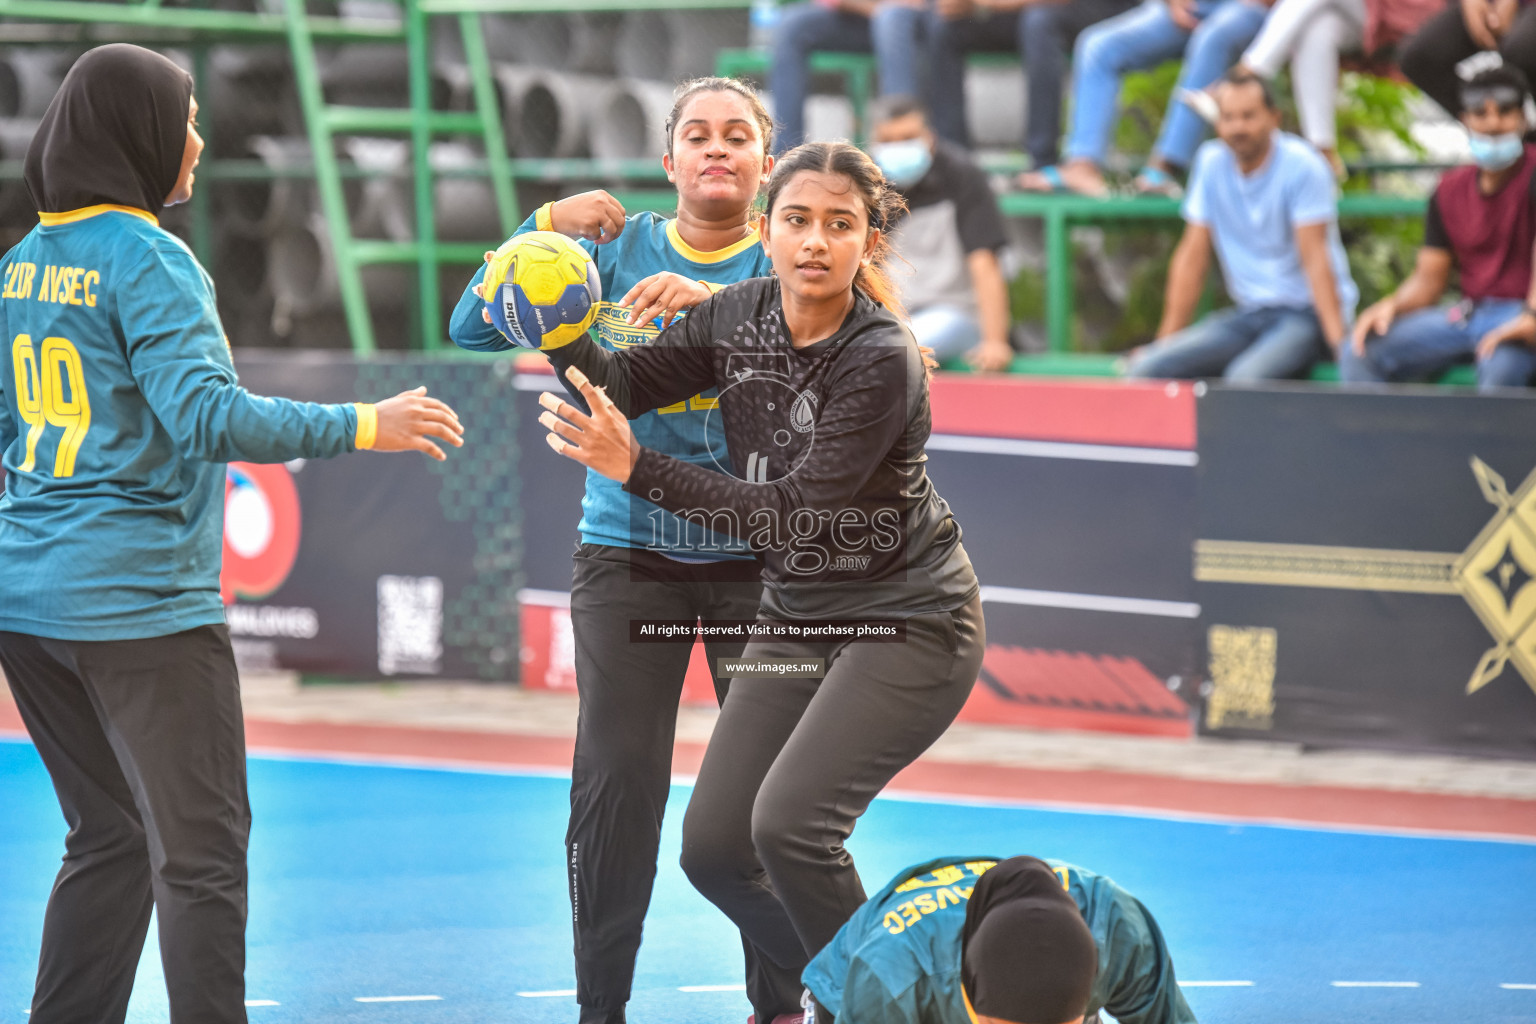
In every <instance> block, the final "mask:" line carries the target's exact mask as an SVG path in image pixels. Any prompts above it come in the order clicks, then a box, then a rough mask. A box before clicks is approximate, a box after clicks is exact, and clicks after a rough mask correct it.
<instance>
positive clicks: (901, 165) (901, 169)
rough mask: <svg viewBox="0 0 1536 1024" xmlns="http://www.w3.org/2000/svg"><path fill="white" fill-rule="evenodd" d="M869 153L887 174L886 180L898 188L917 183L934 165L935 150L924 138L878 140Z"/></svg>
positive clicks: (908, 186)
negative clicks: (900, 140)
mask: <svg viewBox="0 0 1536 1024" xmlns="http://www.w3.org/2000/svg"><path fill="white" fill-rule="evenodd" d="M869 155H870V157H871V158H872V159H873V160H874V161H875V163H876V165H878V166H879V168H880V170H881V172H882V173H884V174H885V177H886V180H887V181H889V182H890V183H891V184H892V185H895V186H896V187H897V188H910V187H912V186H913V185H916V184H917V183H918V182H920V181H922V180H923V175H925V174H927V173H928V168H930V167H932V166H933V151H932V150H931V149H929V148H928V143H927V142H925V141H924V140H922V139H906V140H905V141H902V142H877V143H875V144H874V145H872V146H870V147H869Z"/></svg>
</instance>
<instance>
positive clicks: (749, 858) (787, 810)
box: [540, 143, 986, 1022]
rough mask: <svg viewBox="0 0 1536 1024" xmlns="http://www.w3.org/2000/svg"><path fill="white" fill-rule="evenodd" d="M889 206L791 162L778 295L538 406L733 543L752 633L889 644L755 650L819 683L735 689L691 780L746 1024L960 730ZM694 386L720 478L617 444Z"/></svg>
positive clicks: (969, 585) (971, 638) (699, 872)
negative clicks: (911, 779)
mask: <svg viewBox="0 0 1536 1024" xmlns="http://www.w3.org/2000/svg"><path fill="white" fill-rule="evenodd" d="M898 202H899V200H898V199H896V197H895V196H894V195H892V194H891V193H890V190H889V188H888V186H887V185H886V184H885V182H884V180H883V178H882V176H881V174H880V171H879V169H878V168H876V167H875V165H874V164H873V163H872V162H871V161H870V160H869V158H868V157H866V156H865V155H864V154H863V153H862V152H860V151H859V150H857V149H855V148H854V147H852V146H850V145H847V144H846V143H818V144H812V145H807V146H802V147H800V148H799V149H796V150H793V151H792V152H790V153H789V154H787V155H786V156H784V157H783V158H781V160H780V161H779V164H778V166H777V167H776V168H775V171H774V175H773V178H772V179H771V180H770V182H769V185H768V190H767V213H766V214H765V215H764V217H763V220H762V221H761V225H760V228H759V230H760V231H761V233H762V237H763V244H764V245H765V246H766V248H767V250H768V253H769V256H770V258H771V259H772V260H773V265H774V272H775V275H776V276H775V277H773V278H758V279H755V280H751V281H744V282H742V283H740V284H735V285H729V286H727V287H726V288H724V289H722V290H721V291H720V292H719V293H718V294H716V295H715V296H713V297H712V298H710V299H709V300H707V301H705V302H704V303H702V304H700V305H699V306H698V307H697V308H696V309H694V311H693V312H692V314H691V315H690V316H688V317H687V318H686V319H685V320H683V321H682V322H681V323H680V324H678V325H677V326H674V327H672V328H671V329H669V330H667V331H665V332H663V333H662V334H661V336H660V337H659V338H657V339H656V341H655V343H653V344H652V345H649V346H644V347H635V348H631V349H627V350H624V351H620V352H607V351H605V350H603V349H601V348H599V347H598V346H596V345H595V344H593V343H592V342H591V341H590V340H587V339H585V338H580V339H577V340H576V341H574V342H572V343H571V344H570V345H568V346H566V347H565V348H563V349H559V350H557V351H556V352H555V353H553V358H554V359H555V361H556V363H557V365H561V364H563V365H564V366H565V367H566V369H565V374H566V376H567V378H568V379H569V380H571V381H572V383H573V384H575V385H576V387H577V388H579V390H580V393H581V395H582V396H583V397H584V399H585V400H586V403H587V404H588V406H589V407H590V408H591V409H592V415H590V416H588V415H585V414H583V413H582V412H581V411H580V410H579V409H576V408H574V407H573V406H572V405H571V404H570V403H568V402H566V401H564V400H562V399H561V398H559V397H558V396H555V395H552V394H545V395H543V396H541V398H540V402H541V403H542V404H543V405H544V407H545V409H546V410H549V411H548V412H546V413H544V414H543V415H542V416H541V421H542V422H543V423H544V424H545V425H546V426H547V427H549V428H550V430H551V431H552V433H551V434H550V435H549V442H550V445H551V446H552V447H553V448H554V449H555V450H556V451H559V452H561V453H562V454H565V455H568V456H570V457H571V458H573V459H575V460H576V461H578V462H580V463H582V464H583V465H585V466H588V467H589V468H591V469H594V470H595V471H597V472H598V473H601V474H603V475H604V476H608V477H610V478H611V479H615V480H618V481H620V482H622V483H623V484H624V487H625V489H626V490H627V491H629V492H630V493H631V494H637V495H640V496H643V497H644V498H646V499H647V500H650V501H653V502H655V503H656V504H658V505H660V506H662V507H663V508H665V509H668V510H670V511H674V512H676V513H678V514H679V515H683V516H687V517H691V518H699V519H702V520H704V521H707V522H709V523H710V524H711V528H712V529H714V530H715V531H716V532H725V533H734V534H735V535H736V536H741V537H746V538H747V539H748V540H749V541H750V542H751V543H752V545H753V547H754V549H756V550H757V551H758V552H759V554H760V555H761V556H762V558H763V564H764V570H763V572H764V580H765V583H766V587H765V590H764V595H763V608H762V612H761V614H760V619H761V620H762V621H763V622H765V623H773V622H777V623H785V624H793V625H795V626H796V627H797V628H800V629H805V628H806V627H810V626H813V625H814V624H815V623H816V622H825V621H827V620H860V621H866V622H867V621H870V620H885V621H891V620H898V622H899V624H900V626H901V627H902V628H903V629H904V633H905V636H904V639H903V640H902V641H901V642H897V643H854V642H849V640H848V638H847V637H845V636H842V635H830V636H829V635H828V634H825V633H823V634H821V635H820V636H819V637H818V638H814V639H806V638H802V639H767V640H758V639H754V640H753V641H752V642H751V643H749V644H748V646H747V649H746V652H745V654H744V656H743V657H744V658H746V659H749V660H759V661H761V660H763V659H768V660H773V659H785V660H789V659H794V660H801V661H805V660H816V659H820V661H821V663H822V665H823V671H822V672H808V673H788V674H786V675H784V676H780V677H775V678H757V677H753V676H750V675H741V676H737V677H736V678H734V679H732V681H731V684H730V690H729V694H728V696H727V698H726V701H725V704H724V707H723V708H722V710H721V714H720V721H719V723H718V724H717V725H716V727H715V733H714V737H713V739H712V740H711V742H710V746H709V750H708V752H707V753H706V754H705V757H704V763H703V765H702V766H701V768H700V769H699V779H698V783H697V785H696V786H695V788H694V793H693V799H692V800H691V802H690V803H689V807H688V814H687V818H686V819H685V821H684V824H683V868H684V870H685V871H686V872H687V873H688V876H689V878H690V879H691V880H692V881H693V883H694V885H695V886H696V887H697V888H698V889H699V890H700V891H701V892H702V893H704V895H705V896H707V897H708V898H709V899H710V900H711V901H712V902H713V903H714V904H715V905H716V906H718V907H720V909H721V910H723V911H724V912H725V913H726V915H727V916H729V917H730V918H731V920H732V921H734V922H735V923H736V924H737V926H738V927H740V928H741V930H742V932H743V933H744V934H745V935H747V936H748V937H749V938H750V939H751V940H752V942H753V944H754V945H755V946H756V947H757V948H759V949H760V950H762V951H763V952H764V953H765V954H766V955H767V957H768V958H769V960H770V961H771V962H770V963H765V964H762V965H761V966H762V968H763V970H764V971H765V972H766V973H767V974H769V975H771V977H770V978H769V979H767V982H766V983H765V982H764V979H762V978H758V979H748V981H749V995H750V997H751V999H752V1002H753V1009H754V1011H755V1013H756V1015H757V1019H758V1020H760V1021H764V1022H767V1021H772V1020H773V1019H774V1017H775V1016H777V1015H785V1014H794V1013H795V1012H796V1011H797V1010H798V1009H799V1006H800V997H801V986H800V981H799V978H800V972H801V971H802V970H803V969H804V967H805V965H806V964H807V963H808V962H809V960H810V957H811V956H812V955H814V954H815V953H816V952H817V951H819V950H820V949H821V948H822V947H823V946H824V945H826V944H827V943H828V942H829V941H831V939H832V937H833V936H834V935H836V933H837V931H838V929H839V928H840V927H842V925H843V924H844V923H845V922H846V921H847V920H848V918H849V917H850V916H851V915H852V914H853V912H854V911H855V910H856V909H858V907H859V906H860V905H861V904H862V903H863V901H864V899H865V893H864V888H863V885H862V884H861V883H860V881H859V876H858V872H857V871H856V870H855V869H854V866H853V862H852V859H851V858H850V857H849V855H848V852H847V850H846V849H845V848H844V845H843V844H844V841H845V840H846V839H847V837H848V836H849V835H850V834H851V833H852V831H853V828H854V824H855V823H856V822H857V820H858V818H859V817H860V815H862V814H863V813H864V811H865V809H866V808H867V807H868V806H869V802H870V801H871V800H872V799H874V797H875V795H876V794H878V793H879V792H880V790H881V789H882V788H884V786H885V784H886V783H887V782H889V781H890V779H891V777H892V776H894V775H895V774H896V773H897V772H898V771H900V770H901V769H902V768H903V767H905V766H906V765H908V764H910V763H911V762H912V761H913V760H915V759H916V758H917V757H918V755H920V754H921V753H922V752H923V751H924V750H926V749H927V748H928V746H929V745H930V744H931V743H932V742H933V741H934V740H935V739H937V738H938V737H939V735H940V734H942V733H943V731H944V730H945V729H946V728H947V727H948V725H949V723H950V722H951V721H953V719H954V717H955V715H956V714H958V713H959V711H960V708H961V706H962V705H963V704H964V703H965V700H966V697H967V696H968V695H969V693H970V690H971V686H972V685H973V684H974V682H975V680H976V675H977V672H978V671H979V670H980V666H981V657H982V651H983V650H984V648H985V645H986V632H985V630H986V627H985V624H984V622H983V620H982V614H981V600H980V595H979V588H978V585H977V582H976V576H975V573H974V571H973V570H972V568H971V564H970V560H969V559H968V558H967V557H966V554H965V550H964V548H963V547H961V544H960V528H959V526H958V525H957V524H956V523H955V520H954V517H953V516H952V515H951V514H950V511H949V506H948V505H947V504H946V503H945V501H944V499H943V498H941V497H939V495H938V494H937V492H935V490H934V488H933V484H932V483H931V482H930V481H929V479H928V476H927V473H926V472H925V470H924V464H925V462H926V456H925V455H924V453H923V445H924V443H925V442H926V440H927V438H928V434H929V430H930V427H931V418H930V415H929V407H928V378H927V372H926V369H925V367H924V364H923V359H922V356H921V355H920V353H919V351H918V347H917V343H916V341H915V340H914V339H913V337H912V334H911V332H910V331H909V330H908V329H907V328H906V327H905V326H904V325H903V324H902V322H901V321H900V320H899V319H898V318H897V316H896V315H895V314H894V313H892V312H891V310H890V309H889V308H887V307H888V306H889V305H891V304H892V302H893V300H892V299H891V289H890V284H889V281H888V280H886V278H885V276H884V274H883V272H882V270H881V262H882V256H883V254H884V248H883V237H882V234H881V231H880V228H879V225H881V224H884V223H886V222H887V218H888V217H889V215H890V213H891V207H892V206H893V205H895V204H896V203H898ZM710 387H718V388H719V389H720V398H719V403H720V404H719V412H720V422H721V424H722V429H723V430H724V432H725V437H726V442H727V446H728V448H729V451H730V465H729V466H722V467H718V470H724V472H721V471H718V470H717V468H711V467H706V466H699V465H693V464H689V463H686V462H682V461H680V460H678V459H674V458H672V457H670V456H667V455H662V454H660V453H658V452H655V451H652V450H650V449H647V448H642V447H640V446H639V445H637V444H635V442H634V440H633V437H632V435H631V433H630V430H629V424H628V422H627V420H626V418H625V417H626V416H632V415H636V414H638V413H640V412H641V411H643V410H646V409H652V408H657V407H659V406H663V405H666V404H668V403H670V402H675V401H677V400H678V399H679V398H680V397H687V396H689V395H693V394H697V393H698V392H700V391H702V390H705V389H707V388H710ZM802 635H803V634H802ZM817 676H820V677H819V678H817Z"/></svg>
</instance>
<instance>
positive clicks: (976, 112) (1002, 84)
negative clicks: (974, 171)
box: [965, 67, 1024, 149]
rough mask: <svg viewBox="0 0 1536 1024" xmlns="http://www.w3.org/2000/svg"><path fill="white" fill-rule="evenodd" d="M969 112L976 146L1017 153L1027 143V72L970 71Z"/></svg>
mask: <svg viewBox="0 0 1536 1024" xmlns="http://www.w3.org/2000/svg"><path fill="white" fill-rule="evenodd" d="M965 108H966V117H965V120H966V127H967V128H968V129H969V130H970V134H971V144H972V145H973V146H980V147H984V148H988V149H994V148H995V149H1017V148H1018V147H1019V146H1020V145H1022V144H1023V141H1024V71H1023V69H1022V68H1019V67H996V68H990V67H983V68H967V69H966V72H965Z"/></svg>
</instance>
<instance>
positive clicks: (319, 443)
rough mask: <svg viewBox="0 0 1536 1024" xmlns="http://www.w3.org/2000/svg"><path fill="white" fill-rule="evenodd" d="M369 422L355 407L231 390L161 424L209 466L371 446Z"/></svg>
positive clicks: (202, 398) (205, 395) (213, 391)
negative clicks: (213, 463) (209, 464)
mask: <svg viewBox="0 0 1536 1024" xmlns="http://www.w3.org/2000/svg"><path fill="white" fill-rule="evenodd" d="M360 415H361V416H362V417H363V419H362V421H361V422H360V418H359V417H360ZM370 421H371V413H361V414H360V412H359V409H358V407H357V406H355V405H351V404H347V405H326V404H321V403H318V402H294V401H290V400H289V399H286V398H268V397H265V396H262V395H253V394H251V393H250V392H249V391H246V390H245V389H244V388H242V387H240V386H238V385H230V384H225V385H223V386H220V387H209V388H206V389H204V390H203V391H202V392H201V393H199V394H198V395H197V397H195V398H194V399H193V400H192V401H190V402H187V403H185V412H184V413H182V414H181V415H178V416H175V417H172V418H171V419H170V420H169V421H166V420H164V419H162V422H163V423H164V425H165V427H166V429H167V430H168V431H169V432H170V433H171V436H172V438H173V439H174V440H175V442H176V447H177V449H178V450H179V451H180V452H181V453H182V454H183V455H188V456H191V457H194V458H200V459H204V460H206V461H209V462H235V461H240V462H287V461H289V460H290V459H325V458H330V457H332V456H336V455H342V454H345V453H347V452H350V451H356V450H357V449H358V448H363V447H370V446H371V445H372V440H371V433H372V431H371V429H369V425H370ZM360 426H361V427H362V428H363V429H362V430H360V429H359V427H360Z"/></svg>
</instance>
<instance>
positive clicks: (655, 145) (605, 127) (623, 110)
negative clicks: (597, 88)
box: [589, 78, 674, 160]
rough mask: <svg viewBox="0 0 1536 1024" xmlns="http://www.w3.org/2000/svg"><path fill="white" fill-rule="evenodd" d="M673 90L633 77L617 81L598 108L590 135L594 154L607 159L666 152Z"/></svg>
mask: <svg viewBox="0 0 1536 1024" xmlns="http://www.w3.org/2000/svg"><path fill="white" fill-rule="evenodd" d="M673 95H674V93H673V89H672V87H671V86H668V85H664V84H663V83H661V82H651V81H646V80H644V79H638V78H631V79H626V80H624V81H621V82H618V83H617V84H615V85H614V87H613V88H612V89H611V90H610V91H609V93H608V98H607V101H606V102H604V103H603V104H602V106H600V107H599V108H598V109H597V113H596V115H595V116H594V117H593V118H592V126H591V129H590V133H589V138H590V140H591V147H592V155H593V156H595V157H598V158H600V159H605V160H625V159H634V158H637V157H659V156H661V154H663V153H665V152H666V151H667V134H666V123H667V115H668V114H670V113H671V112H672V99H673Z"/></svg>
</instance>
